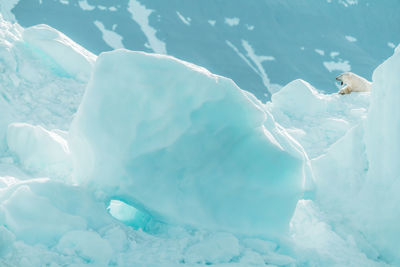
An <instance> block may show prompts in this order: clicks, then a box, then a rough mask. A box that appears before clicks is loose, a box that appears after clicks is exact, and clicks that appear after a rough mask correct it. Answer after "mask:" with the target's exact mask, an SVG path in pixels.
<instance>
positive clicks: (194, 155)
mask: <svg viewBox="0 0 400 267" xmlns="http://www.w3.org/2000/svg"><path fill="white" fill-rule="evenodd" d="M69 137H70V148H71V151H72V154H73V158H74V166H75V171H76V172H75V179H76V181H77V182H78V183H80V184H87V185H88V186H90V187H94V188H97V189H99V190H102V191H104V193H105V195H107V196H109V197H110V198H114V199H120V200H123V201H124V202H126V203H128V204H132V205H133V206H135V207H138V208H139V209H144V210H146V211H148V212H149V213H151V214H152V215H153V216H155V217H156V218H158V219H162V220H165V221H169V222H174V223H180V224H190V225H196V226H201V227H206V228H217V229H223V230H229V231H235V232H244V233H257V234H262V235H270V236H279V235H280V234H282V233H283V232H284V231H285V229H286V228H287V226H288V222H289V220H290V218H291V216H292V213H293V209H294V207H295V205H296V202H297V200H298V198H299V197H300V196H301V192H302V183H303V178H304V177H303V170H302V167H303V162H302V161H303V155H302V154H301V153H300V152H299V151H298V149H297V148H294V146H293V144H292V141H291V140H290V139H289V137H288V136H287V135H285V133H284V130H283V129H281V128H277V126H276V125H275V122H274V121H273V118H272V116H271V115H270V114H269V113H268V112H266V111H263V110H262V108H261V104H260V103H259V102H257V100H256V99H255V98H254V96H251V95H250V94H247V93H245V92H244V91H242V90H240V89H239V88H238V87H237V86H236V85H235V84H234V83H233V82H232V81H231V80H229V79H226V78H223V77H220V76H216V75H213V74H211V73H209V72H208V71H206V70H205V69H203V68H201V67H198V66H194V65H192V64H189V63H187V62H183V61H179V60H177V59H175V58H172V57H168V56H162V55H151V54H146V53H141V52H129V51H126V50H116V51H113V52H107V53H103V54H101V55H100V56H99V58H98V60H97V62H96V66H95V72H94V74H93V76H92V80H91V82H90V83H89V86H88V88H87V91H86V92H85V95H84V98H83V101H82V104H81V106H80V108H79V110H78V112H77V114H76V118H75V120H74V122H73V125H72V127H71V131H70V134H69ZM288 151H290V153H289V152H288Z"/></svg>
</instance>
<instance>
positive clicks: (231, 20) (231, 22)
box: [225, 17, 240, 27]
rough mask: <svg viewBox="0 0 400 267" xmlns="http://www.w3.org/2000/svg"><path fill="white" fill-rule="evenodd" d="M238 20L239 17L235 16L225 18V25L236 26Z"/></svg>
mask: <svg viewBox="0 0 400 267" xmlns="http://www.w3.org/2000/svg"><path fill="white" fill-rule="evenodd" d="M239 22H240V19H239V18H236V17H234V18H225V24H227V25H229V26H231V27H234V26H238V25H239Z"/></svg>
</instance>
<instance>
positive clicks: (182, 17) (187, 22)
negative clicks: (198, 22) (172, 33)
mask: <svg viewBox="0 0 400 267" xmlns="http://www.w3.org/2000/svg"><path fill="white" fill-rule="evenodd" d="M176 14H177V15H178V17H179V18H180V20H181V21H182V22H183V23H185V24H186V25H188V26H190V22H191V21H192V19H191V18H189V17H187V18H185V17H184V16H182V14H181V13H179V11H176Z"/></svg>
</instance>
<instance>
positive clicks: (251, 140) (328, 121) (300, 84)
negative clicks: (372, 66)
mask: <svg viewBox="0 0 400 267" xmlns="http://www.w3.org/2000/svg"><path fill="white" fill-rule="evenodd" d="M147 10H148V9H147ZM174 12H175V11H174ZM185 14H186V13H185ZM174 15H175V16H176V14H175V13H174ZM0 22H1V23H0V37H1V38H0V69H1V71H0V114H1V115H0V138H1V139H0V266H24V267H25V266H26V267H29V266H32V267H36V266H52V267H54V266H207V265H210V264H212V265H213V266H239V267H248V266H397V265H399V263H400V259H399V256H398V251H399V249H400V248H399V245H398V239H399V232H400V229H399V226H398V221H399V219H400V218H399V216H398V214H400V212H399V208H398V205H397V203H398V202H399V201H398V200H399V197H398V191H399V189H400V188H399V182H398V178H399V176H400V169H399V167H398V164H397V160H396V159H397V158H398V156H399V155H398V148H399V146H400V144H399V141H398V140H399V138H398V132H399V131H398V130H399V125H398V124H399V123H398V121H399V120H400V118H398V117H399V114H400V111H399V108H398V105H397V100H398V99H399V97H400V96H399V94H400V93H399V91H398V84H399V83H400V81H399V76H398V73H399V69H400V46H399V47H398V48H397V49H396V50H395V54H394V55H393V56H392V57H391V58H389V59H388V60H387V61H386V62H384V63H383V64H382V65H381V66H380V67H379V68H378V69H377V70H376V71H375V72H374V75H373V89H372V92H371V93H358V94H356V93H354V94H351V95H346V96H339V95H337V94H332V95H325V94H322V93H320V92H318V91H317V90H316V89H315V88H314V87H313V86H311V85H310V84H308V83H307V82H304V81H302V80H295V81H293V82H291V83H289V84H288V85H287V86H285V87H283V88H282V90H280V91H279V92H277V93H275V94H274V95H273V96H272V102H269V103H267V104H265V105H264V104H262V103H260V102H259V101H258V100H257V99H256V98H255V97H254V96H253V95H251V94H249V93H246V92H244V91H242V90H240V89H239V88H238V87H237V86H236V85H235V84H234V83H233V82H232V81H231V80H229V79H226V78H223V77H220V76H215V75H213V74H211V73H209V72H208V71H206V70H205V69H202V68H200V67H197V66H195V65H192V64H190V63H187V62H183V61H179V60H177V59H174V58H172V57H167V56H160V55H149V54H144V53H139V52H128V51H122V50H121V51H115V52H111V53H106V54H103V55H101V56H100V57H99V58H98V61H97V63H96V66H95V68H94V76H93V79H92V80H91V81H90V83H89V85H88V87H87V92H86V94H85V96H84V100H83V102H82V105H81V106H80V107H79V111H78V113H77V114H76V119H75V121H74V125H73V128H72V130H71V131H69V126H70V122H71V118H72V116H73V114H74V113H75V112H76V110H77V107H78V105H79V104H80V103H81V96H82V91H83V88H84V87H85V86H86V84H87V82H88V78H89V76H91V75H92V72H93V63H94V60H96V57H95V56H94V55H92V54H90V53H89V52H88V51H86V50H84V48H82V47H80V46H79V45H77V44H75V43H73V42H72V41H71V40H70V39H69V38H68V37H66V36H64V35H63V34H61V33H59V32H57V31H56V30H54V29H52V28H50V27H48V26H43V25H41V26H37V27H34V28H31V29H23V28H21V27H20V26H18V25H17V24H10V23H8V22H6V21H4V20H2V19H0ZM244 23H245V22H243V25H244ZM221 24H222V23H221ZM193 25H194V24H193ZM193 25H192V26H193ZM216 25H218V24H216ZM240 25H242V24H240ZM183 26H185V25H183ZM208 27H210V26H209V25H208ZM243 44H245V43H244V42H243ZM248 45H249V46H247V48H248V49H247V50H246V51H247V52H248V54H251V51H253V50H252V49H253V48H252V47H250V43H248ZM250 48H251V49H250ZM60 51H62V54H60ZM238 51H239V50H238ZM328 51H329V50H326V53H329V52H328ZM253 52H254V51H253ZM254 55H255V54H254ZM243 56H245V55H244V54H243ZM263 59H265V58H263V57H260V58H258V60H261V61H262V60H263ZM277 60H279V58H278V57H277ZM249 62H250V61H249ZM252 63H254V62H252ZM252 63H251V64H252ZM370 102H371V104H370ZM369 106H370V108H369ZM68 139H69V140H70V141H71V144H67V142H66V140H68ZM69 145H71V146H72V152H73V153H75V154H74V159H75V161H76V162H75V167H76V169H75V176H73V177H71V176H70V174H71V171H72V170H71V168H72V166H71V164H70V152H69ZM303 148H304V149H303ZM304 151H305V152H304ZM308 158H310V159H311V160H310V161H309V160H308ZM310 166H311V167H312V168H311V167H310ZM38 176H43V177H44V178H37V177H38ZM310 177H313V178H314V180H312V178H310ZM71 178H74V179H73V180H71ZM306 178H307V179H306ZM73 181H74V182H75V183H73ZM307 183H312V186H309V184H308V185H307ZM307 186H308V188H307ZM303 187H306V188H307V189H310V188H311V189H312V190H313V192H312V193H313V194H312V195H311V199H308V200H299V201H297V200H298V199H299V198H300V197H301V192H302V190H303ZM130 204H131V205H132V206H131V205H130ZM292 215H293V216H292ZM160 220H161V222H160ZM289 222H290V223H289ZM188 224H189V226H188ZM131 226H133V227H131ZM288 227H289V233H288V235H283V233H285V230H286V229H287V228H288ZM270 237H281V238H275V239H274V240H271V238H270Z"/></svg>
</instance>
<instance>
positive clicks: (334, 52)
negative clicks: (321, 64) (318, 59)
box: [329, 51, 340, 58]
mask: <svg viewBox="0 0 400 267" xmlns="http://www.w3.org/2000/svg"><path fill="white" fill-rule="evenodd" d="M339 54H340V53H339V52H336V51H333V52H331V53H330V54H329V55H330V56H331V58H335V57H337V56H338V55H339Z"/></svg>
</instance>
